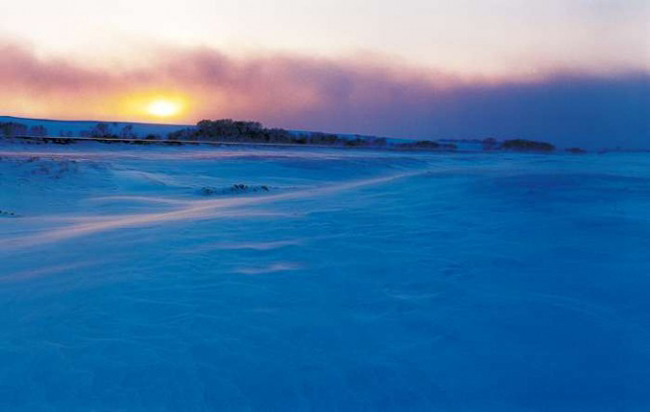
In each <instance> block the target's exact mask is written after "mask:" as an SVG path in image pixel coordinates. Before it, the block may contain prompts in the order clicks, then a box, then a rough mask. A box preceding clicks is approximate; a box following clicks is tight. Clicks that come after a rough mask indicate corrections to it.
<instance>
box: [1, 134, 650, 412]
mask: <svg viewBox="0 0 650 412" xmlns="http://www.w3.org/2000/svg"><path fill="white" fill-rule="evenodd" d="M0 152H1V153H0V159H1V160H0V210H3V211H8V212H11V213H14V214H15V215H17V216H7V215H5V216H0V245H1V248H0V365H1V367H0V410H3V411H23V410H25V411H50V410H57V411H58V410H60V411H89V410H92V411H116V410H119V411H213V410H218V411H342V410H354V411H360V410H361V411H363V410H365V411H500V412H503V411H645V410H649V409H650V390H649V388H650V299H649V296H650V253H648V252H649V251H650V212H649V211H650V157H649V156H648V155H647V154H607V155H585V156H569V155H547V156H537V155H512V154H424V153H391V152H380V151H378V152H373V151H362V150H359V151H346V150H315V149H300V150H298V149H286V150H280V149H256V148H237V149H215V148H187V147H182V148H154V147H129V146H121V145H108V146H106V145H100V144H96V145H95V144H79V145H74V146H69V147H55V146H48V145H4V146H1V147H0ZM233 184H246V185H249V186H259V185H265V186H268V187H269V189H270V190H269V191H268V192H263V193H262V192H253V193H245V192H244V193H241V192H233V193H228V189H229V188H231V187H232V185H233ZM203 187H211V188H217V189H220V190H221V189H223V190H221V191H218V192H217V193H216V194H214V195H211V196H204V195H203V194H201V191H200V190H201V188H203Z"/></svg>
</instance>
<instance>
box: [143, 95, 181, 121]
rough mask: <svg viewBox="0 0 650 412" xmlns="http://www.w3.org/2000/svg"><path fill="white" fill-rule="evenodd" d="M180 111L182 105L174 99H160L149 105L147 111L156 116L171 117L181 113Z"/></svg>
mask: <svg viewBox="0 0 650 412" xmlns="http://www.w3.org/2000/svg"><path fill="white" fill-rule="evenodd" d="M180 111H181V105H180V104H179V103H178V102H174V101H172V100H166V99H158V100H154V101H152V102H151V103H149V104H148V105H147V112H148V113H149V114H150V115H152V116H156V117H171V116H174V115H177V114H179V113H180Z"/></svg>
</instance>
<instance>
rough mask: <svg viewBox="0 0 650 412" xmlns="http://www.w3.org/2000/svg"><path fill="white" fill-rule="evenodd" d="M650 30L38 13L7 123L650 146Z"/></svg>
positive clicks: (16, 54) (5, 74) (15, 34)
mask: <svg viewBox="0 0 650 412" xmlns="http://www.w3.org/2000/svg"><path fill="white" fill-rule="evenodd" d="M648 21H650V2H648V1H647V0H618V1H612V0H564V1H560V0H545V1H530V0H454V1H449V0H445V1H440V0H402V1H399V2H395V1H387V0H375V1H368V0H366V1H361V0H328V1H325V0H312V1H309V2H305V1H297V0H238V1H219V0H185V1H182V2H181V1H177V2H172V1H160V0H128V1H127V0H85V1H82V0H60V1H57V2H50V1H44V0H21V1H20V2H15V3H12V4H10V5H5V6H3V10H2V13H0V52H2V53H3V59H2V60H0V115H16V116H29V117H47V118H63V119H93V120H95V119H97V120H139V121H159V122H167V123H193V122H196V121H197V120H200V119H202V118H222V117H235V118H247V119H254V120H261V121H263V122H264V123H266V124H269V125H270V126H279V127H286V128H294V129H307V130H326V131H333V132H349V133H364V134H376V135H383V136H393V137H417V138H465V137H467V138H476V137H485V136H493V135H494V136H496V137H503V138H506V137H507V138H510V137H523V138H526V137H528V138H542V139H545V140H550V141H554V142H556V143H559V144H565V145H574V144H575V145H578V144H582V145H584V146H590V145H592V146H598V145H601V146H602V145H606V144H607V145H610V144H612V145H615V146H616V145H626V146H630V147H640V146H644V145H646V146H650V126H649V124H648V121H647V120H645V119H646V118H648V117H650V105H649V100H648V97H647V96H648V91H649V88H650V86H649V85H650V25H649V24H648V23H647V22H648ZM646 115H647V116H646Z"/></svg>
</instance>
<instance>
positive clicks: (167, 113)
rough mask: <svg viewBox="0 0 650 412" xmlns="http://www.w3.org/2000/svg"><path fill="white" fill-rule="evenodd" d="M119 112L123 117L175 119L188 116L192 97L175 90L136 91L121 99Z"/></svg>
mask: <svg viewBox="0 0 650 412" xmlns="http://www.w3.org/2000/svg"><path fill="white" fill-rule="evenodd" d="M120 100H121V104H119V110H118V112H120V113H119V114H120V115H122V117H128V118H137V119H142V120H158V121H160V120H173V121H178V120H181V119H184V118H186V117H187V112H188V110H189V106H190V98H189V97H188V96H186V95H182V94H179V93H174V92H161V93H159V92H154V93H151V92H149V93H147V92H145V93H135V94H129V95H126V96H124V97H123V98H121V99H120Z"/></svg>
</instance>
